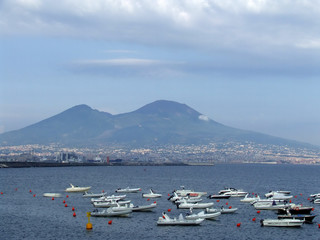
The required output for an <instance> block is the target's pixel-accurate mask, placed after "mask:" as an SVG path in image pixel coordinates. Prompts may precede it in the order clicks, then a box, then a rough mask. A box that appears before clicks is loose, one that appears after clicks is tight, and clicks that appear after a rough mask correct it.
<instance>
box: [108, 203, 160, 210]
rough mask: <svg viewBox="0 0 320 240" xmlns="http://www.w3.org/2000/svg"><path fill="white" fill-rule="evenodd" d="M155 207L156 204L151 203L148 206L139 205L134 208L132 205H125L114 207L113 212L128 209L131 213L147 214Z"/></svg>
mask: <svg viewBox="0 0 320 240" xmlns="http://www.w3.org/2000/svg"><path fill="white" fill-rule="evenodd" d="M156 206H157V203H155V202H154V203H151V204H149V205H141V206H135V205H133V204H132V203H130V204H125V205H117V206H116V207H113V208H112V209H113V211H121V210H125V209H130V210H131V211H132V212H149V211H152V209H153V208H155V207H156Z"/></svg>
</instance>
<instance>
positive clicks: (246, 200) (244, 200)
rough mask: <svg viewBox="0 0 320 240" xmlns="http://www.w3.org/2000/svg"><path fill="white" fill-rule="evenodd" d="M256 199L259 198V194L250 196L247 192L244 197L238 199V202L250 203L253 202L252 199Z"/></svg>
mask: <svg viewBox="0 0 320 240" xmlns="http://www.w3.org/2000/svg"><path fill="white" fill-rule="evenodd" d="M258 200H260V197H259V195H255V196H253V197H250V196H249V194H247V195H246V196H245V197H244V198H242V199H241V200H240V202H246V203H251V202H253V201H258Z"/></svg>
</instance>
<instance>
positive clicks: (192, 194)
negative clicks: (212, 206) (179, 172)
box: [173, 186, 207, 197]
mask: <svg viewBox="0 0 320 240" xmlns="http://www.w3.org/2000/svg"><path fill="white" fill-rule="evenodd" d="M181 187H182V189H179V190H174V191H173V192H175V193H176V194H177V195H178V196H181V197H186V196H190V197H201V196H203V195H206V194H207V192H195V191H193V190H187V189H184V187H183V186H181Z"/></svg>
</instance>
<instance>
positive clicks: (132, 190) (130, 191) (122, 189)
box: [115, 187, 141, 193]
mask: <svg viewBox="0 0 320 240" xmlns="http://www.w3.org/2000/svg"><path fill="white" fill-rule="evenodd" d="M139 191H141V188H129V187H126V188H118V189H117V190H116V191H115V192H117V193H137V192H139Z"/></svg>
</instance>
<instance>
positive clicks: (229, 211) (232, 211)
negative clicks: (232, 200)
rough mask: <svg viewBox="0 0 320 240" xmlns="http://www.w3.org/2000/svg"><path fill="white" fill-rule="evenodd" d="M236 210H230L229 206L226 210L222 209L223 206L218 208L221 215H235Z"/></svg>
mask: <svg viewBox="0 0 320 240" xmlns="http://www.w3.org/2000/svg"><path fill="white" fill-rule="evenodd" d="M237 210H238V208H232V207H231V206H230V207H228V208H224V207H223V206H222V207H221V208H220V210H219V211H220V212H221V214H228V213H235V212H236V211H237Z"/></svg>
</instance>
